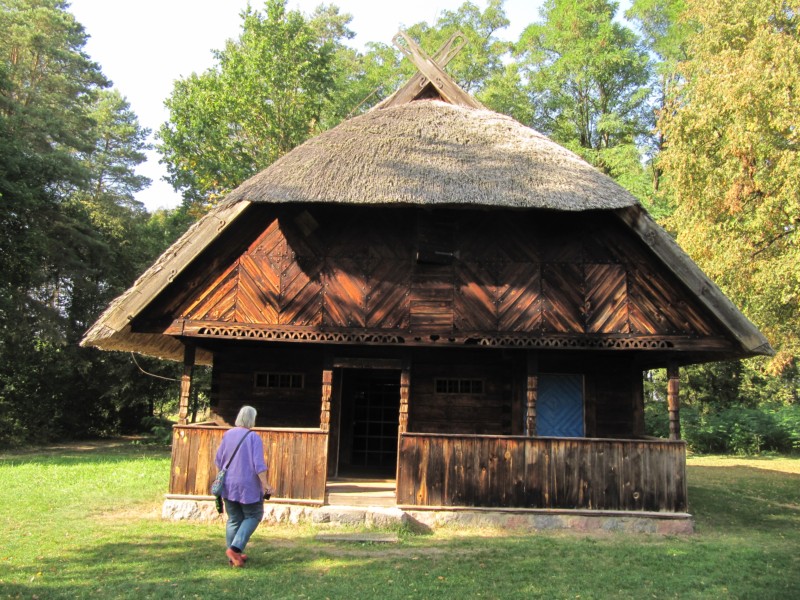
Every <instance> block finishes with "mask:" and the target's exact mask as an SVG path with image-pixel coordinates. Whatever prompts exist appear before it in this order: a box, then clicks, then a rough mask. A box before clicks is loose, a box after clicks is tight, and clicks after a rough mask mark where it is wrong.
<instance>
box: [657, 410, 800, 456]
mask: <svg viewBox="0 0 800 600" xmlns="http://www.w3.org/2000/svg"><path fill="white" fill-rule="evenodd" d="M645 431H646V433H647V434H648V435H654V436H657V437H668V436H669V415H668V412H667V407H666V406H665V405H664V403H663V402H654V403H650V404H648V405H646V406H645ZM681 434H682V437H683V439H684V440H686V443H687V445H688V446H689V448H690V449H691V450H692V451H693V452H697V453H700V454H740V455H745V454H758V453H760V452H782V453H790V452H792V451H797V450H800V406H798V405H789V406H779V407H769V406H762V407H760V408H746V407H742V406H732V407H729V408H723V409H719V410H713V409H711V410H710V409H708V408H706V409H705V410H699V409H697V408H695V407H691V406H687V407H682V408H681Z"/></svg>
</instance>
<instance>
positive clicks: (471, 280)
mask: <svg viewBox="0 0 800 600" xmlns="http://www.w3.org/2000/svg"><path fill="white" fill-rule="evenodd" d="M273 210H274V211H277V214H278V217H277V218H275V217H274V215H275V214H276V213H275V212H273V213H271V214H272V215H273V216H272V217H271V218H270V217H268V216H266V214H265V216H263V217H262V218H264V219H265V224H264V231H263V233H262V234H261V235H259V236H258V237H257V238H256V239H255V240H254V241H253V242H252V243H251V244H250V246H249V247H248V248H247V250H246V251H245V252H244V253H243V254H241V255H240V256H239V258H237V259H235V260H234V261H233V262H232V264H231V265H230V266H229V267H228V268H227V269H225V270H222V271H220V273H219V275H218V276H217V278H216V280H215V281H214V282H213V283H211V284H208V285H206V287H204V288H203V289H201V290H199V291H198V292H195V293H194V294H193V295H192V296H191V297H189V298H186V299H185V300H184V301H183V303H182V304H181V305H180V306H179V307H177V310H176V311H174V312H171V313H170V316H171V318H175V317H181V318H183V319H186V320H189V321H198V322H215V321H218V322H226V323H252V324H258V325H281V326H297V327H320V326H323V327H327V328H344V329H365V328H366V329H367V330H392V331H398V330H401V331H406V332H409V333H410V334H412V335H416V336H419V339H422V340H426V341H435V340H436V336H442V337H445V336H448V335H453V333H454V332H474V333H486V334H502V333H526V334H537V333H538V334H543V335H544V334H566V335H589V336H603V335H612V336H613V335H645V336H651V335H691V336H705V335H714V334H715V333H716V325H715V321H714V320H713V319H712V318H711V317H710V316H709V315H708V314H707V313H706V312H705V311H704V310H703V309H702V308H701V307H699V306H698V305H697V304H696V302H693V301H690V300H689V299H688V297H687V295H686V293H685V291H684V290H683V288H682V287H681V286H680V284H679V283H678V282H677V280H676V279H675V278H674V277H673V276H672V275H671V274H670V273H669V272H668V271H666V269H664V267H663V266H662V265H660V264H659V263H658V262H657V261H656V259H655V258H654V257H653V256H652V255H651V254H650V253H649V252H648V251H647V249H646V248H645V247H644V246H643V244H642V243H641V242H639V241H638V240H636V239H635V238H634V236H633V235H632V234H631V233H630V232H629V231H627V230H626V229H624V227H623V226H622V225H621V224H620V223H619V222H617V221H616V220H614V219H613V217H612V216H611V215H607V214H603V213H597V214H594V213H591V214H583V213H581V214H568V215H564V214H562V213H550V212H546V211H521V212H516V211H491V212H487V211H471V210H461V211H447V212H445V211H423V210H421V209H376V208H372V209H365V208H359V207H322V206H314V207H309V208H308V209H307V210H304V211H302V212H299V211H300V209H299V208H294V209H273ZM292 210H294V211H295V212H292ZM309 214H312V215H313V217H312V219H311V222H312V223H314V224H316V227H309V226H308V218H306V217H303V215H309ZM301 217H303V218H302V219H301ZM426 219H429V220H433V231H434V233H435V231H436V227H439V228H440V229H441V235H442V240H439V241H438V242H437V244H436V245H435V247H434V250H432V251H433V252H435V253H438V254H437V256H439V255H440V256H443V257H445V258H444V259H443V260H442V261H441V262H442V263H443V264H431V263H430V262H425V261H424V260H422V258H420V259H419V260H418V259H417V257H423V255H424V254H425V252H426V251H431V250H430V249H427V250H426V248H425V245H426V244H427V243H428V242H427V241H426V240H428V239H429V238H431V237H432V236H433V235H434V233H431V225H430V223H429V224H428V225H427V226H426V227H423V226H421V225H420V222H423V223H424V222H425V221H426ZM437 219H438V221H437ZM447 220H449V225H448V226H447V227H444V225H436V223H437V222H440V223H444V222H445V221H447ZM298 223H302V225H303V226H302V227H301V226H300V225H298ZM447 247H450V251H448V250H447ZM448 256H449V258H447V257H448ZM431 336H433V337H431ZM418 341H419V340H418Z"/></svg>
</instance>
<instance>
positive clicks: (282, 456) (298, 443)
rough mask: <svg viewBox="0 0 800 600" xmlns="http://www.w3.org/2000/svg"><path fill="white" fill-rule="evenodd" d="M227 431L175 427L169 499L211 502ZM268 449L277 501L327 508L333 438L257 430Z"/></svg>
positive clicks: (315, 431) (297, 431)
mask: <svg viewBox="0 0 800 600" xmlns="http://www.w3.org/2000/svg"><path fill="white" fill-rule="evenodd" d="M227 430H228V428H227V427H216V426H206V425H175V426H174V427H173V434H172V466H171V470H170V479H169V493H170V494H174V495H183V496H208V495H209V488H210V486H211V482H212V481H214V477H216V476H217V468H216V466H215V465H214V457H215V456H216V454H217V448H219V444H220V441H221V440H222V436H223V434H224V433H225V432H226V431H227ZM253 431H254V432H255V433H257V434H258V435H259V436H260V437H261V440H262V442H263V443H264V454H265V456H266V460H267V466H268V467H269V470H268V471H267V480H268V481H269V484H270V486H271V487H272V488H273V490H274V494H273V497H274V498H276V499H285V500H301V501H310V502H314V503H322V502H323V500H324V498H325V481H326V479H325V478H326V469H327V457H328V451H327V448H328V434H327V433H326V432H324V431H322V430H320V429H284V428H280V429H278V428H260V427H257V428H254V429H253Z"/></svg>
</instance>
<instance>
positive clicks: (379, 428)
mask: <svg viewBox="0 0 800 600" xmlns="http://www.w3.org/2000/svg"><path fill="white" fill-rule="evenodd" d="M341 381H342V395H341V400H342V404H341V409H342V412H341V421H340V425H339V427H340V429H339V452H338V464H337V475H338V477H355V478H375V477H380V478H388V479H394V477H395V474H396V469H397V435H398V423H399V413H400V371H399V370H388V369H343V370H342V380H341Z"/></svg>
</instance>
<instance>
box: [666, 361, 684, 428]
mask: <svg viewBox="0 0 800 600" xmlns="http://www.w3.org/2000/svg"><path fill="white" fill-rule="evenodd" d="M667 378H668V382H667V405H668V407H669V439H670V440H675V441H677V440H679V439H681V418H680V390H681V382H680V369H679V368H678V365H676V364H675V363H672V364H670V366H669V367H667Z"/></svg>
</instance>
